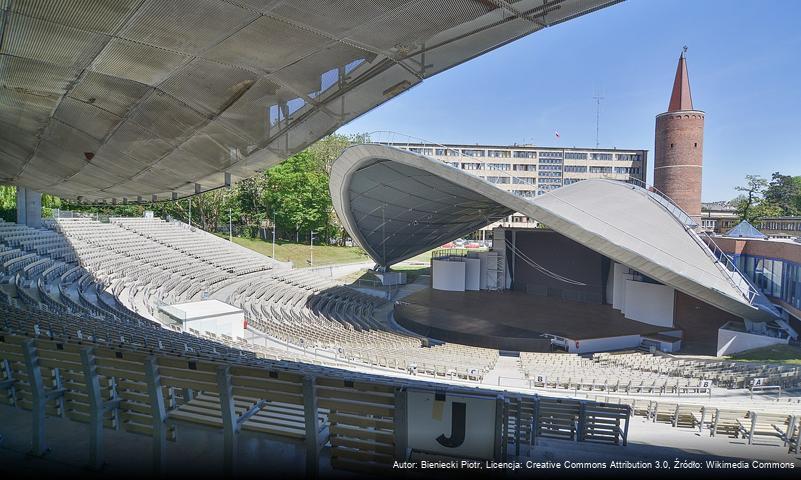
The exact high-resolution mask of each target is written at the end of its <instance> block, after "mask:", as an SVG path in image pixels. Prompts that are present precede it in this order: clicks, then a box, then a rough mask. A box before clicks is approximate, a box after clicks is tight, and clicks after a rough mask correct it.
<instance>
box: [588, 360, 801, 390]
mask: <svg viewBox="0 0 801 480" xmlns="http://www.w3.org/2000/svg"><path fill="white" fill-rule="evenodd" d="M593 360H595V361H597V362H598V363H599V364H602V365H610V366H616V367H622V368H625V369H627V370H636V371H640V372H655V373H659V374H664V375H670V376H673V377H681V378H703V379H707V380H711V381H712V382H714V384H715V385H716V386H720V387H724V388H748V387H750V386H751V385H752V384H753V381H754V379H757V378H760V379H762V380H763V385H776V386H781V387H783V388H792V387H796V386H800V385H801V367H798V366H789V365H769V364H763V363H747V362H733V361H727V360H716V359H708V360H707V359H687V358H676V357H671V356H667V355H652V354H645V353H639V352H631V353H598V354H595V355H594V356H593Z"/></svg>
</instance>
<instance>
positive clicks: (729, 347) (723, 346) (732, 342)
mask: <svg viewBox="0 0 801 480" xmlns="http://www.w3.org/2000/svg"><path fill="white" fill-rule="evenodd" d="M786 343H787V339H786V338H785V339H781V338H774V337H766V336H764V335H755V334H753V333H745V332H735V331H734V330H726V329H723V328H721V329H719V330H718V350H717V356H718V357H721V356H723V355H731V354H733V353H737V352H742V351H745V350H751V349H753V348H760V347H767V346H768V345H782V344H786Z"/></svg>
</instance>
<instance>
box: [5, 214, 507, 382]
mask: <svg viewBox="0 0 801 480" xmlns="http://www.w3.org/2000/svg"><path fill="white" fill-rule="evenodd" d="M48 226H49V228H51V229H52V230H44V229H29V228H28V227H21V228H18V229H14V235H18V234H19V233H18V232H24V233H25V235H26V238H28V237H30V238H31V239H35V238H36V235H37V234H39V235H42V236H44V237H48V238H49V237H52V236H53V235H62V236H63V238H64V239H65V242H66V243H68V244H69V245H70V247H71V248H72V249H74V251H75V252H76V255H77V258H78V259H79V264H77V265H73V264H70V263H69V262H64V261H54V260H48V259H46V258H43V257H41V256H40V255H38V254H36V253H31V252H28V251H27V250H20V251H19V255H17V253H13V254H9V255H8V257H9V258H10V260H14V261H13V262H12V263H11V266H10V268H9V270H8V274H9V275H12V274H13V270H15V269H16V268H17V267H16V265H23V266H24V267H23V268H22V270H24V269H26V268H27V270H26V271H25V274H24V275H22V276H21V279H20V281H21V283H20V287H21V288H19V289H18V291H17V293H18V295H17V299H16V300H17V301H18V302H21V304H24V306H26V307H27V308H34V309H35V308H44V309H46V310H47V311H50V312H53V313H75V314H80V315H86V316H90V317H93V318H101V319H106V320H109V321H111V320H115V319H122V320H127V321H131V322H142V321H150V320H155V319H156V318H159V317H160V315H159V314H158V311H157V310H158V308H159V306H161V305H164V304H176V303H182V302H187V301H196V300H200V299H202V298H205V297H206V296H208V295H211V294H213V293H214V292H218V291H222V290H227V291H230V292H231V293H230V294H228V295H227V298H226V300H227V302H228V303H231V304H232V305H236V306H239V307H241V308H242V309H243V310H244V311H245V314H246V318H247V321H248V325H249V327H250V328H251V329H255V330H258V331H259V332H261V333H262V334H265V335H267V336H268V337H270V338H271V339H273V340H275V341H276V342H278V343H282V344H286V345H290V346H292V347H294V348H291V349H285V350H283V351H281V350H280V349H277V348H270V347H267V346H264V345H256V344H251V343H249V342H246V341H245V340H244V339H232V338H224V337H219V338H217V337H216V336H213V334H207V333H203V332H197V334H198V335H203V336H205V337H206V338H208V339H211V340H215V341H220V342H222V343H224V344H226V345H229V346H233V347H237V348H244V349H247V350H250V351H253V352H260V353H261V354H263V355H265V356H269V357H271V358H291V359H296V360H297V359H302V360H305V361H310V362H318V363H326V362H328V360H326V359H333V360H332V361H331V362H329V363H333V364H340V365H341V364H349V365H351V366H353V367H359V368H368V369H381V370H384V369H388V370H395V371H401V372H405V373H409V374H412V375H430V376H435V377H441V378H449V379H461V380H468V381H476V382H480V381H482V379H483V377H484V375H485V374H486V373H487V372H488V371H489V370H491V369H492V368H493V367H494V366H495V363H496V361H497V357H498V352H497V351H496V350H490V349H482V348H475V347H466V346H460V345H448V344H446V345H435V346H433V347H431V348H428V347H427V345H428V343H427V342H423V340H422V339H421V338H420V337H418V336H416V335H414V334H410V333H406V332H399V331H397V330H396V329H395V328H394V327H393V326H392V325H390V324H389V322H388V321H387V318H386V315H387V313H388V310H389V309H390V308H391V305H390V304H389V303H387V301H386V300H384V299H382V298H379V297H375V296H372V295H368V294H365V293H362V292H359V291H357V290H354V289H351V288H349V287H346V286H343V285H341V284H338V283H336V282H334V281H332V280H330V279H326V278H324V277H322V276H320V275H317V274H315V273H314V272H313V271H304V270H289V269H281V268H272V267H273V266H276V265H277V264H276V263H275V262H272V261H271V260H269V259H266V257H262V256H261V255H258V254H255V253H254V252H251V251H249V250H247V249H243V248H241V247H239V246H237V245H233V244H231V243H230V242H227V241H225V240H222V239H220V238H218V237H216V236H213V235H209V234H207V233H205V232H202V231H196V230H195V229H191V228H189V227H188V226H187V225H185V224H180V223H177V222H164V221H162V220H160V219H157V218H121V217H114V218H111V219H110V222H109V223H103V222H100V221H97V220H94V219H90V218H67V219H56V220H53V221H50V222H48ZM0 241H3V244H4V247H6V248H9V249H10V248H11V247H10V246H8V245H5V242H4V238H3V237H2V233H1V232H0ZM31 242H35V240H31ZM0 255H2V252H0ZM12 257H13V258H12ZM0 258H2V257H0ZM278 266H280V265H278ZM51 267H57V268H52V269H51ZM45 271H48V272H51V273H49V274H48V276H47V279H39V278H37V275H42V274H44V272H45ZM55 271H58V272H60V276H58V275H53V274H52V272H55ZM15 278H16V277H15ZM201 294H202V295H201ZM131 309H132V310H133V311H132V310H131ZM319 350H323V351H324V353H325V354H323V355H317V353H318V352H319Z"/></svg>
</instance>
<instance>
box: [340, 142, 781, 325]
mask: <svg viewBox="0 0 801 480" xmlns="http://www.w3.org/2000/svg"><path fill="white" fill-rule="evenodd" d="M330 189H331V197H332V200H333V203H334V208H335V210H336V211H337V214H338V215H339V218H340V220H341V222H342V224H343V226H344V227H345V228H346V229H347V231H348V232H349V233H350V234H351V235H352V236H353V238H355V239H356V241H357V242H358V243H359V244H360V245H361V246H362V247H363V248H364V249H365V250H366V251H367V252H368V253H369V254H370V256H371V257H372V258H373V259H374V260H375V261H376V262H377V263H379V264H381V265H391V264H393V263H396V262H399V261H401V260H405V259H407V258H410V257H412V256H414V255H416V254H418V253H421V252H425V251H427V250H430V249H432V248H435V247H437V246H439V245H442V244H443V243H445V242H447V241H449V240H452V239H454V238H457V237H459V236H462V235H465V234H468V233H471V232H473V231H475V230H476V229H477V228H480V227H482V226H485V225H488V224H490V223H492V222H494V221H496V220H497V219H498V218H500V217H503V216H506V215H509V214H510V213H512V212H521V213H523V214H525V215H527V216H529V217H530V218H533V219H536V220H537V221H540V222H542V223H544V224H545V225H547V226H548V227H550V228H551V229H553V230H554V231H556V232H558V233H560V234H562V235H564V236H566V237H568V238H570V239H572V240H575V241H577V242H579V243H581V244H583V245H585V246H587V247H588V248H590V249H592V250H595V251H597V252H599V253H601V254H603V255H605V256H607V257H609V258H611V259H612V260H614V261H616V262H619V263H621V264H624V265H627V266H628V267H630V268H632V269H634V270H637V271H639V272H641V273H643V274H645V275H647V276H649V277H651V278H654V279H656V280H658V281H660V282H662V283H664V284H666V285H670V286H672V287H673V288H676V289H677V290H680V291H682V292H684V293H686V294H688V295H691V296H693V297H696V298H698V299H701V300H703V301H705V302H707V303H709V304H712V305H715V306H717V307H719V308H721V309H723V310H725V311H728V312H730V313H732V314H734V315H737V316H740V317H743V318H749V319H754V320H757V319H762V320H769V319H773V318H774V316H773V314H771V313H770V312H769V311H764V310H761V309H759V308H756V307H755V306H753V305H752V304H751V303H750V302H749V300H748V298H747V297H746V295H744V294H743V292H742V290H741V289H740V288H738V287H737V284H736V283H735V282H734V281H732V279H731V277H727V274H726V273H724V270H722V269H721V268H720V266H719V264H718V263H716V262H715V261H714V256H713V255H712V254H711V252H710V251H709V250H708V249H707V248H706V247H705V246H703V243H702V242H700V240H699V239H698V238H697V237H694V233H691V232H689V231H688V229H687V227H686V226H685V224H684V223H683V222H682V221H680V220H679V219H678V218H677V217H676V216H674V214H673V213H671V212H670V211H669V210H668V209H667V208H665V206H664V204H663V203H661V202H659V201H656V200H655V199H654V198H653V195H651V194H649V192H648V191H646V190H644V189H642V188H640V187H635V186H633V185H630V184H628V183H624V182H619V181H613V180H600V179H595V180H584V181H581V182H577V183H574V184H571V185H567V186H564V187H561V188H559V189H556V190H553V191H551V192H549V193H547V194H545V195H541V196H539V197H536V198H534V199H524V198H522V197H519V196H517V195H514V194H512V193H510V192H507V191H504V190H502V189H500V188H498V187H496V186H495V185H493V184H491V183H489V182H486V181H484V180H482V179H480V178H478V177H476V176H473V175H470V174H468V173H466V172H463V171H461V170H459V169H457V168H454V167H451V166H449V165H447V164H444V163H442V162H440V161H437V160H434V159H431V158H428V157H424V156H421V155H417V154H414V153H411V152H407V151H404V150H399V149H396V148H392V147H387V146H382V145H376V144H366V145H358V146H354V147H351V148H348V149H347V150H345V152H344V153H343V154H342V155H341V156H340V157H339V158H338V159H337V160H336V161H335V162H334V164H333V166H332V171H331V182H330ZM735 275H737V277H736V278H735V279H734V280H737V281H742V279H741V278H740V277H739V274H735Z"/></svg>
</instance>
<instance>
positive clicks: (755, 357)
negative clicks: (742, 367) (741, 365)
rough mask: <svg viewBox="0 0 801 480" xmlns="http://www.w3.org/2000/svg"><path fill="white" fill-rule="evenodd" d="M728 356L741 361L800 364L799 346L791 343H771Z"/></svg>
mask: <svg viewBox="0 0 801 480" xmlns="http://www.w3.org/2000/svg"><path fill="white" fill-rule="evenodd" d="M729 358H730V359H731V360H738V361H742V362H769V363H786V364H791V365H801V347H796V346H793V345H771V346H768V347H762V348H755V349H753V350H746V351H745V352H740V353H735V354H734V355H731V356H730V357H729Z"/></svg>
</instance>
